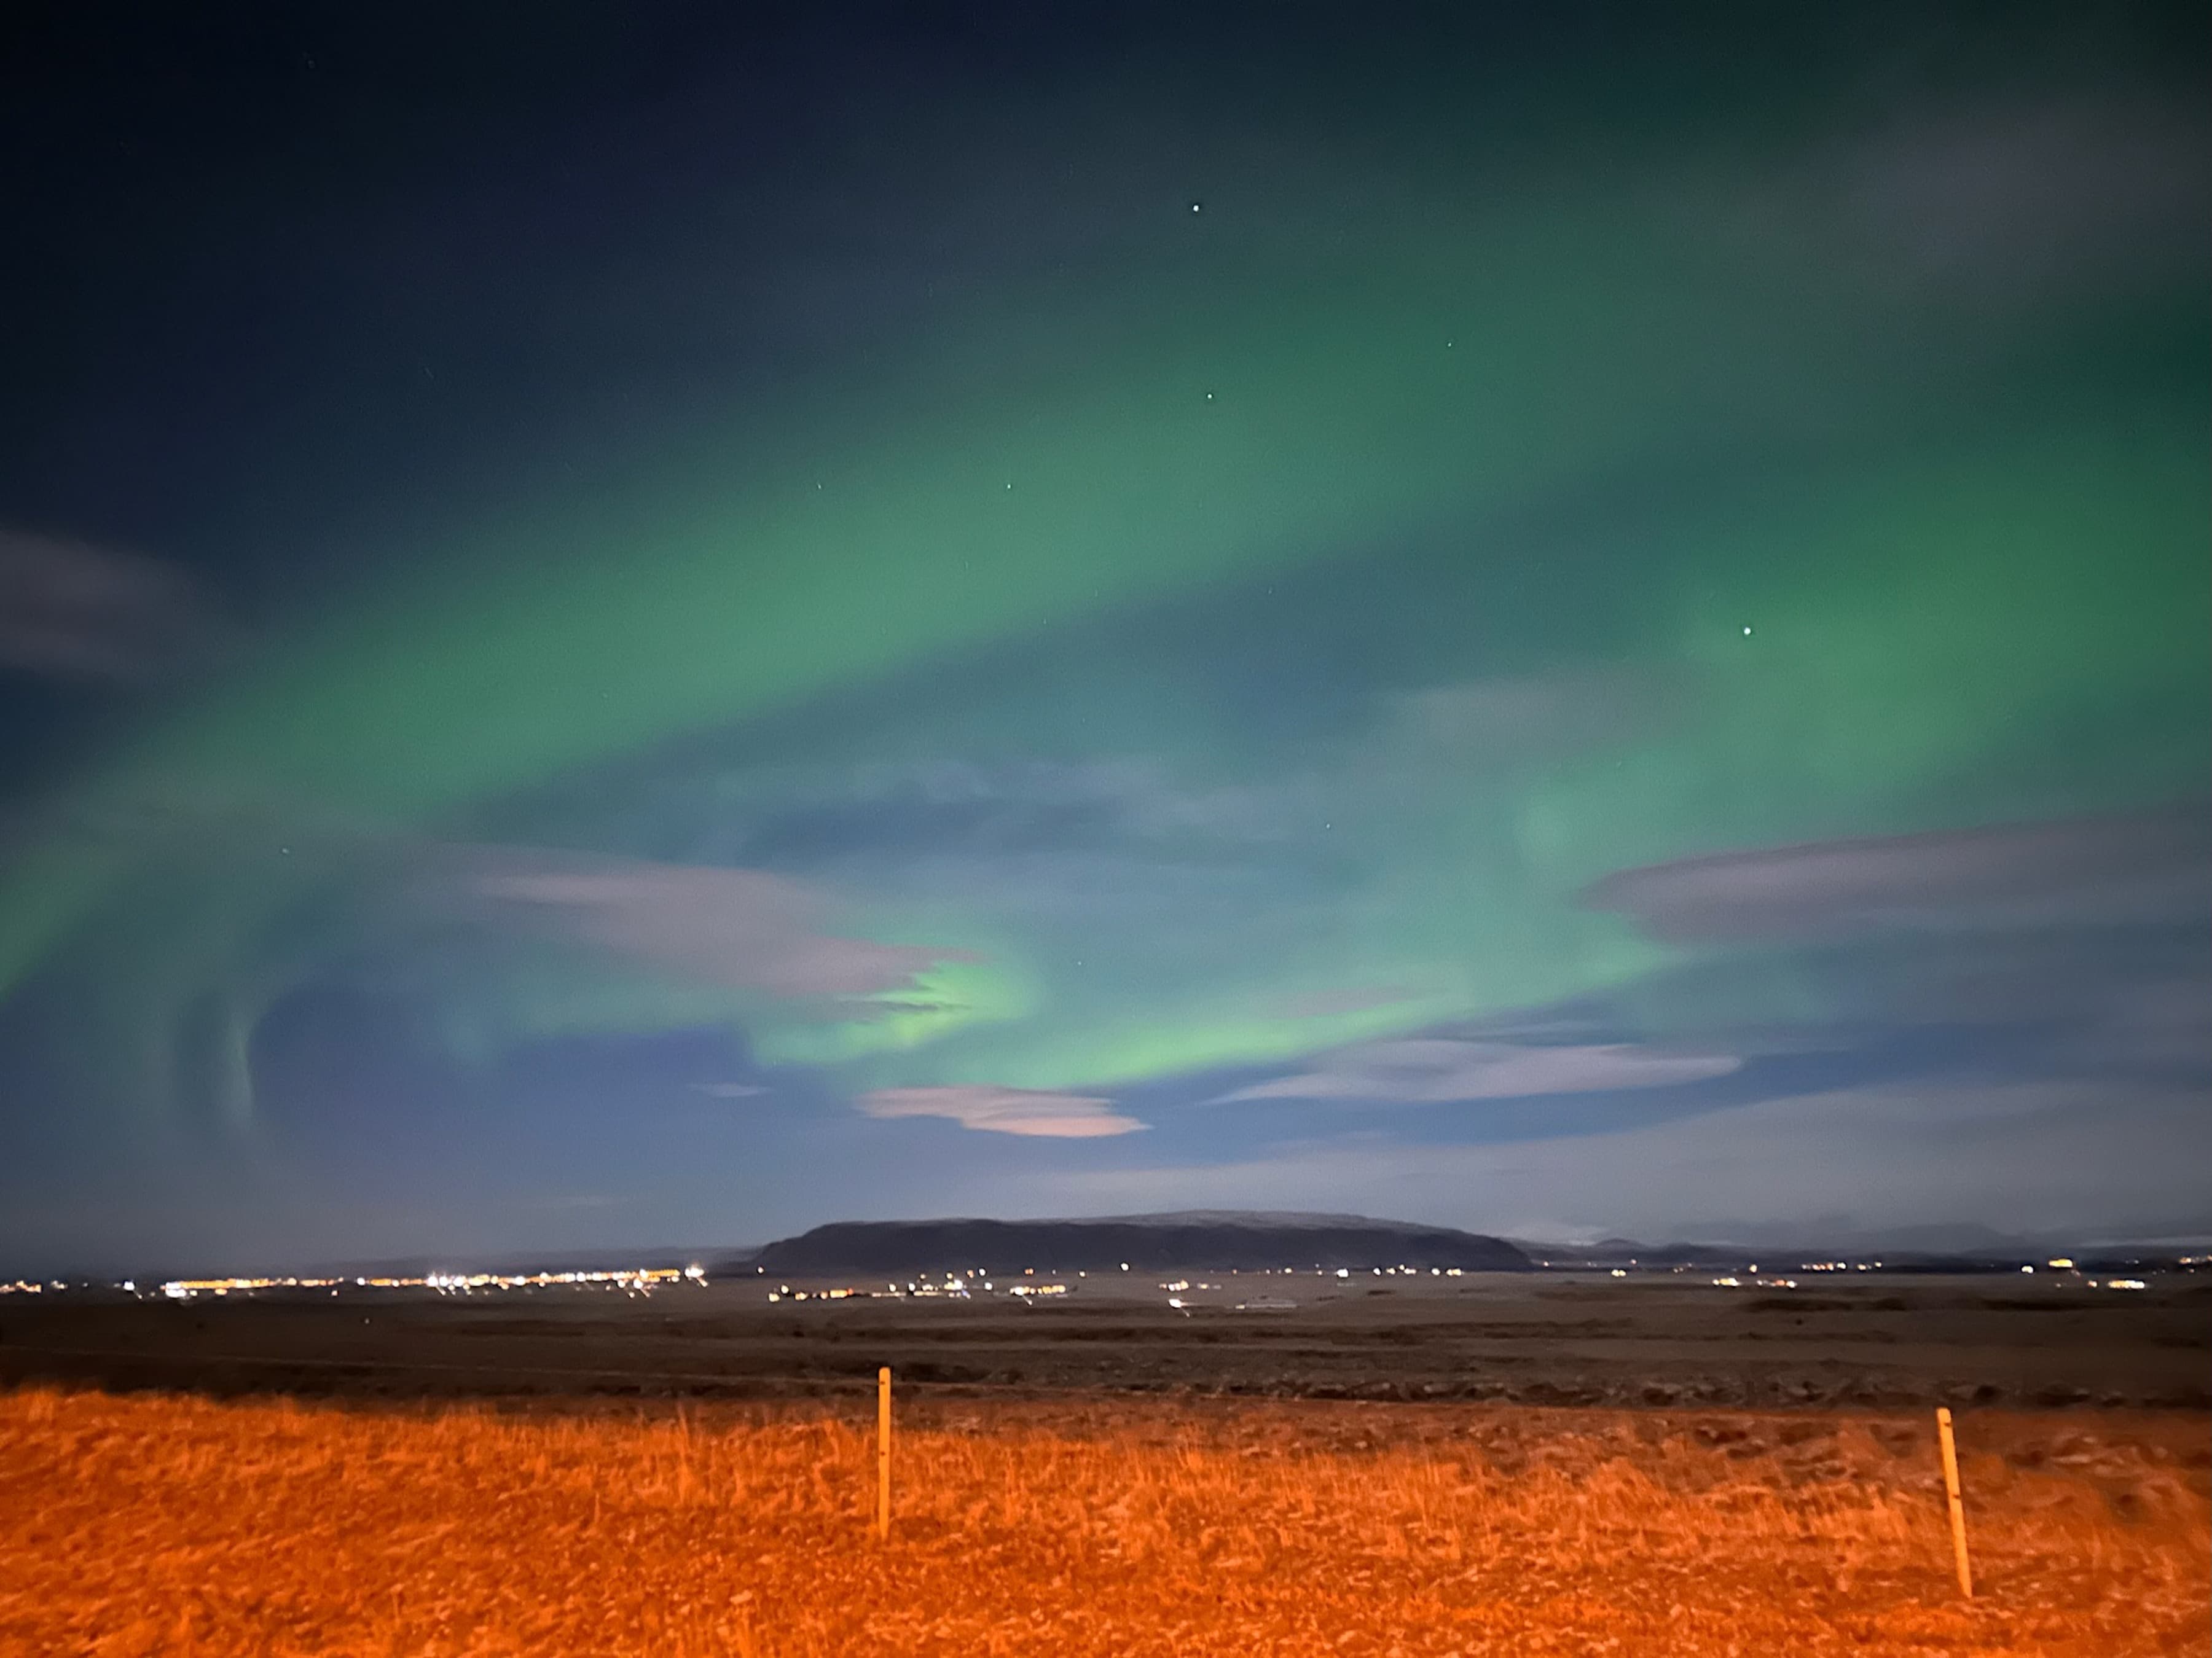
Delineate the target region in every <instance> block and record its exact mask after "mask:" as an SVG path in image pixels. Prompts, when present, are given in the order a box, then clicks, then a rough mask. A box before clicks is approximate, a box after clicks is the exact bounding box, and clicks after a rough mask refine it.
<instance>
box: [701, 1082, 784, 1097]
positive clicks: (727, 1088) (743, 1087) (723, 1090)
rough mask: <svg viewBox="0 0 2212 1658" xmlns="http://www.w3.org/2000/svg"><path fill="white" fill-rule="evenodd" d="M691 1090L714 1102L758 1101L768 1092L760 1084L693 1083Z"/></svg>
mask: <svg viewBox="0 0 2212 1658" xmlns="http://www.w3.org/2000/svg"><path fill="white" fill-rule="evenodd" d="M691 1089H692V1091H693V1092H694V1093H698V1094H704V1095H705V1096H707V1097H708V1099H712V1100H750V1099H757V1098H759V1097H760V1096H762V1095H763V1094H765V1093H767V1092H768V1090H767V1089H765V1088H763V1087H762V1086H761V1085H760V1084H758V1083H693V1084H691Z"/></svg>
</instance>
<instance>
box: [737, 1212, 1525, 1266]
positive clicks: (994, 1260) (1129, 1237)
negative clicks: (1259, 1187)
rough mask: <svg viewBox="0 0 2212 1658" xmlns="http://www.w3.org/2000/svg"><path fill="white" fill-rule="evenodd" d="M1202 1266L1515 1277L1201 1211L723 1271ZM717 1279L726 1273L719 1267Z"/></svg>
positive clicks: (1052, 1223)
mask: <svg viewBox="0 0 2212 1658" xmlns="http://www.w3.org/2000/svg"><path fill="white" fill-rule="evenodd" d="M1125 1262H1126V1263H1127V1265H1128V1266H1129V1267H1130V1269H1131V1270H1132V1271H1137V1272H1155V1271H1161V1270H1165V1269H1168V1268H1174V1267H1212V1268H1220V1269H1224V1270H1227V1269H1232V1268H1233V1269H1235V1270H1237V1271H1241V1272H1251V1271H1256V1270H1258V1269H1261V1268H1263V1267H1278V1268H1279V1267H1285V1266H1294V1267H1298V1268H1302V1269H1304V1270H1306V1271H1311V1270H1312V1269H1313V1268H1315V1267H1316V1266H1321V1267H1331V1268H1334V1267H1340V1266H1342V1267H1358V1268H1361V1269H1364V1268H1367V1267H1370V1266H1414V1267H1420V1268H1423V1269H1425V1268H1428V1267H1431V1266H1437V1267H1453V1266H1456V1267H1460V1268H1462V1269H1463V1270H1466V1271H1468V1272H1527V1271H1528V1270H1530V1268H1531V1267H1532V1266H1533V1264H1534V1263H1532V1262H1531V1261H1530V1260H1529V1259H1528V1256H1527V1255H1526V1254H1522V1252H1521V1251H1520V1250H1519V1249H1517V1248H1515V1247H1514V1246H1513V1245H1512V1244H1510V1243H1508V1242H1505V1241H1504V1239H1503V1238H1494V1237H1486V1236H1483V1235H1482V1234H1480V1233H1478V1232H1461V1231H1455V1230H1452V1229H1451V1228H1449V1227H1445V1226H1417V1225H1413V1224H1408V1223H1406V1222H1402V1221H1389V1220H1370V1219H1368V1218H1366V1217H1364V1216H1360V1215H1274V1214H1250V1213H1241V1212H1233V1211H1232V1212H1219V1211H1206V1212H1194V1213H1186V1214H1172V1215H1115V1216H1108V1217H1103V1218H1097V1219H1090V1220H1015V1221H1006V1220H915V1221H841V1222H837V1223H836V1224H831V1225H828V1226H817V1227H816V1228H815V1229H814V1230H812V1231H811V1232H803V1233H801V1234H800V1235H799V1236H797V1237H793V1238H784V1239H781V1240H780V1241H779V1242H775V1243H771V1244H769V1245H768V1246H767V1247H766V1248H763V1249H761V1250H759V1251H757V1253H756V1254H752V1255H750V1256H749V1257H746V1258H744V1260H742V1261H733V1262H731V1263H729V1265H731V1266H739V1265H742V1266H758V1267H761V1268H764V1269H765V1270H766V1271H768V1272H775V1273H779V1274H781V1275H784V1276H787V1277H798V1276H805V1277H825V1276H827V1277H835V1276H838V1275H841V1274H847V1273H853V1274H859V1273H877V1272H892V1273H922V1272H972V1271H979V1270H980V1271H981V1272H987V1273H989V1272H1020V1271H1021V1270H1022V1269H1023V1268H1024V1267H1029V1266H1033V1267H1035V1268H1036V1269H1037V1270H1038V1271H1039V1272H1115V1271H1117V1270H1119V1268H1120V1267H1121V1266H1122V1265H1123V1263H1125ZM725 1270H726V1269H725Z"/></svg>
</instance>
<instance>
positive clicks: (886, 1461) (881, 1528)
mask: <svg viewBox="0 0 2212 1658" xmlns="http://www.w3.org/2000/svg"><path fill="white" fill-rule="evenodd" d="M890 1534H891V1370H890V1365H888V1364H886V1365H884V1367H883V1368H882V1369H880V1370H878V1371H877V1372H876V1537H877V1539H878V1540H879V1541H885V1542H887V1541H889V1540H890Z"/></svg>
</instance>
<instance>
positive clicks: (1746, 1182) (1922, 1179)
mask: <svg viewBox="0 0 2212 1658" xmlns="http://www.w3.org/2000/svg"><path fill="white" fill-rule="evenodd" d="M2207 1157H2212V1112H2208V1111H2207V1110H2206V1109H2205V1106H2204V1100H2203V1093H2202V1090H2199V1089H2196V1088H2182V1087H2175V1086H2170V1085H2169V1086H2163V1087H2153V1086H2142V1085H2139V1084H2124V1085H2116V1084H2112V1083H2110V1082H2106V1081H2101V1080H2098V1079H2092V1078H2067V1079H2059V1080H2051V1081H2035V1082H1999V1081H1989V1080H1976V1079H1972V1078H1946V1079H1941V1080H1931V1081H1929V1082H1925V1083H1918V1084H1881V1085H1878V1086H1869V1087H1865V1088H1856V1089H1843V1090H1834V1091H1832V1092H1827V1093H1821V1094H1813V1095H1804V1096H1796V1097H1794V1098H1787V1099H1775V1100H1764V1101H1760V1102H1756V1103H1753V1104H1750V1105H1744V1106H1738V1107H1732V1108H1726V1109H1723V1110H1718V1111H1712V1112H1707V1113H1705V1114H1700V1115H1699V1116H1696V1117H1692V1118H1686V1119H1682V1120H1679V1121H1672V1122H1667V1123H1660V1124H1654V1125H1650V1126H1648V1127H1641V1128H1636V1129H1632V1130H1627V1131H1624V1132H1622V1133H1612V1134H1578V1135H1573V1136H1567V1137H1562V1138H1559V1139H1549V1140H1534V1141H1521V1142H1516V1143H1515V1144H1511V1145H1408V1144H1405V1143H1403V1142H1401V1141H1397V1140H1395V1139H1392V1138H1389V1137H1387V1136H1383V1135H1376V1134H1367V1135H1362V1136H1356V1137H1354V1136H1344V1137H1339V1138H1338V1139H1334V1140H1331V1141H1328V1142H1326V1143H1317V1144H1308V1145H1298V1146H1295V1147H1291V1148H1286V1149H1285V1150H1284V1151H1281V1152H1280V1153H1279V1154H1277V1155H1273V1156H1267V1157H1256V1158H1249V1159H1244V1160H1242V1161H1237V1162H1232V1163H1214V1164H1210V1165H1203V1166H1180V1167H1178V1166H1172V1165H1154V1166H1150V1167H1142V1168H1121V1169H1085V1170H1076V1171H1063V1172H1059V1173H1054V1174H1050V1175H1043V1174H1040V1175H1036V1176H1033V1177H1031V1178H1030V1179H1028V1180H1026V1181H1024V1189H1023V1191H1022V1193H1021V1200H1022V1201H1024V1202H1026V1203H1030V1204H1031V1205H1034V1206H1037V1208H1038V1210H1039V1212H1051V1211H1052V1210H1054V1208H1055V1207H1057V1208H1058V1209H1060V1210H1062V1211H1066V1210H1072V1209H1085V1210H1090V1209H1110V1208H1117V1207H1141V1206H1151V1207H1153V1208H1170V1207H1194V1208H1202V1207H1217V1208H1218V1207H1247V1208H1258V1209H1301V1208H1317V1207H1324V1206H1329V1207H1335V1208H1340V1209H1355V1210H1360V1211H1363V1212H1368V1213H1373V1214H1389V1215H1393V1216H1398V1217H1402V1218H1407V1219H1415V1220H1425V1221H1434V1222H1438V1223H1441V1224H1449V1225H1455V1226H1467V1227H1471V1228H1473V1229H1474V1230H1477V1231H1492V1232H1506V1233H1510V1234H1515V1235H1518V1236H1532V1237H1560V1236H1567V1237H1573V1236H1583V1237H1595V1236H1604V1235H1605V1234H1607V1233H1608V1232H1626V1233H1628V1234H1630V1235H1632V1236H1642V1237H1647V1238H1662V1237H1664V1238H1672V1237H1680V1236H1692V1237H1694V1236H1697V1235H1698V1233H1699V1230H1701V1229H1704V1228H1707V1227H1710V1226H1711V1225H1713V1224H1715V1223H1717V1222H1723V1221H1726V1222H1736V1223H1744V1224H1750V1223H1757V1224H1762V1225H1765V1224H1771V1225H1772V1226H1774V1227H1778V1228H1779V1227H1792V1226H1795V1227H1797V1228H1799V1229H1802V1227H1803V1226H1804V1225H1805V1224H1806V1221H1807V1218H1808V1217H1825V1218H1826V1220H1825V1221H1824V1222H1823V1223H1822V1224H1826V1225H1829V1226H1830V1228H1831V1230H1844V1228H1846V1227H1848V1226H1887V1225H1898V1224H1914V1223H1923V1222H1929V1221H1943V1222H1949V1223H1960V1222H1972V1223H1978V1224H1985V1225H1990V1226H1994V1227H1996V1228H1997V1229H1998V1230H2003V1231H2018V1232H2045V1231H2051V1230H2072V1229H2079V1228H2098V1227H2102V1228H2108V1229H2113V1230H2115V1231H2116V1232H2120V1233H2124V1232H2125V1231H2127V1230H2129V1229H2130V1228H2136V1227H2140V1226H2142V1225H2143V1224H2149V1223H2152V1222H2167V1221H2176V1222H2179V1221H2187V1222H2189V1224H2191V1225H2193V1224H2196V1222H2197V1220H2200V1219H2205V1218H2209V1217H2212V1210H2208V1206H2207V1205H2206V1201H2205V1199H2204V1194H2203V1189H2202V1188H2203V1178H2202V1174H2201V1170H2202V1169H2203V1165H2204V1161H2205V1159H2206V1158H2207Z"/></svg>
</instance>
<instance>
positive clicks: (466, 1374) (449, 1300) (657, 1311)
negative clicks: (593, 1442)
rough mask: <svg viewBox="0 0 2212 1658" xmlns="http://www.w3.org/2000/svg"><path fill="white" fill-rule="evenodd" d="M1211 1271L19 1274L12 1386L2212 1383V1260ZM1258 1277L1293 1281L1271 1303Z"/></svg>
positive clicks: (1543, 1400)
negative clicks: (82, 1288)
mask: <svg viewBox="0 0 2212 1658" xmlns="http://www.w3.org/2000/svg"><path fill="white" fill-rule="evenodd" d="M1190 1277H1191V1280H1192V1281H1191V1282H1190V1283H1189V1284H1188V1286H1187V1287H1185V1288H1183V1289H1182V1290H1181V1291H1179V1292H1178V1298H1179V1299H1182V1300H1184V1301H1185V1302H1186V1303H1188V1305H1186V1306H1185V1307H1183V1308H1180V1309H1177V1308H1171V1307H1170V1306H1169V1305H1168V1304H1167V1303H1168V1292H1167V1289H1166V1286H1165V1285H1164V1284H1152V1283H1142V1282H1139V1283H1129V1282H1127V1281H1126V1280H1123V1279H1121V1278H1120V1277H1119V1275H1115V1278H1110V1279H1109V1280H1107V1281H1106V1282H1104V1283H1102V1282H1101V1281H1100V1280H1099V1279H1098V1278H1097V1277H1093V1278H1091V1279H1089V1280H1087V1281H1083V1282H1079V1283H1077V1284H1074V1285H1073V1292H1072V1293H1070V1294H1068V1295H1066V1296H1065V1297H1057V1298H1054V1299H1052V1300H1049V1301H1046V1302H1043V1303H1041V1304H1036V1305H1024V1304H1022V1303H1019V1302H1017V1301H1012V1300H1010V1299H1007V1298H1006V1297H996V1298H988V1299H978V1300H973V1301H960V1300H931V1301H918V1300H896V1301H894V1300H862V1299H850V1300H842V1301H821V1300H815V1299H808V1300H805V1301H794V1300H791V1299H788V1298H787V1299H784V1300H781V1301H779V1302H774V1303H771V1302H769V1300H768V1299H767V1297H768V1294H769V1291H770V1290H771V1289H773V1288H775V1287H776V1286H775V1285H774V1284H772V1283H770V1282H767V1281H763V1280H757V1279H750V1278H737V1279H733V1280H730V1281H726V1282H717V1283H714V1284H708V1285H706V1286H703V1287H701V1286H696V1285H691V1284H682V1285H678V1286H676V1287H673V1288H670V1289H666V1290H662V1291H657V1292H655V1293H653V1294H651V1295H644V1294H638V1295H630V1294H626V1293H624V1292H623V1291H579V1290H568V1289H554V1290H548V1291H512V1292H503V1293H495V1294H490V1295H472V1296H459V1295H454V1296H443V1297H441V1296H439V1295H437V1294H435V1293H428V1292H422V1291H375V1290H368V1291H360V1292H358V1293H356V1292H354V1291H351V1290H348V1291H345V1292H343V1293H340V1294H338V1295H335V1296H333V1295H331V1294H330V1293H328V1292H327V1291H316V1292H279V1293H275V1294H270V1295H267V1296H260V1297H251V1298H248V1297H227V1298H222V1299H217V1298H216V1297H200V1298H198V1299H196V1300H193V1301H191V1302H189V1303H172V1302H168V1301H165V1300H149V1301H135V1302H134V1301H129V1300H121V1299H117V1300H112V1301H110V1302H108V1303H100V1301H98V1300H97V1299H92V1298H78V1297H52V1296H37V1297H33V1296H20V1297H10V1298H9V1300H8V1301H7V1302H5V1303H0V1382H16V1383H21V1382H61V1383H66V1384H72V1385H97V1386H100V1387H104V1388H163V1389H178V1388H190V1389H197V1390H204V1391H208V1392H212V1393H216V1394H235V1393H240V1392H251V1391H273V1392H285V1393H291V1394H339V1395H344V1396H349V1397H367V1398H416V1397H454V1396H492V1397H501V1396H516V1395H520V1396H550V1395H564V1396H565V1395H576V1394H613V1395H638V1394H645V1395H682V1396H690V1397H693V1398H697V1399H715V1398H789V1397H793V1396H809V1395H817V1396H833V1397H834V1396H838V1395H840V1394H847V1393H849V1392H851V1391H852V1390H854V1389H855V1388H866V1387H868V1386H870V1385H872V1378H873V1376H874V1375H875V1370H876V1366H878V1364H890V1365H891V1366H892V1367H894V1368H895V1369H896V1370H897V1371H898V1373H899V1375H900V1376H901V1377H902V1379H903V1380H904V1381H906V1382H908V1383H910V1384H921V1385H925V1386H928V1387H931V1388H939V1389H943V1390H945V1391H948V1392H951V1393H977V1394H991V1395H993V1396H997V1397H1004V1396H1007V1395H1010V1394H1028V1393H1041V1392H1051V1391H1057V1390H1060V1389H1066V1388H1080V1389H1108V1390H1113V1391H1119V1392H1134V1393H1148V1394H1151V1393H1163V1392H1166V1393H1186V1392H1191V1393H1200V1394H1230V1395H1236V1396H1253V1397H1275V1398H1322V1399H1328V1398H1334V1399H1371V1400H1466V1401H1470V1402H1484V1401H1487V1402H1499V1403H1516V1404H1529V1405H1566V1404H1579V1405H1621V1406H1642V1407H1659V1408H1668V1407H1676V1406H1701V1407H1749V1408H1757V1409H1773V1408H1797V1409H1815V1410H1825V1409H1832V1408H1838V1407H1843V1408H1851V1409H1891V1408H1895V1409H1904V1408H1909V1407H1916V1406H1932V1405H1936V1404H1949V1405H1952V1406H1971V1407H1974V1408H1987V1407H1990V1406H2000V1405H2001V1406H2008V1407H2018V1406H2028V1407H2033V1408H2056V1407H2060V1406H2080V1407H2104V1408H2123V1407H2124V1408H2146V1407H2147V1408H2153V1409H2169V1410H2171V1409H2179V1410H2185V1411H2196V1412H2203V1410H2205V1409H2206V1408H2207V1406H2212V1376H2208V1366H2207V1359H2208V1348H2212V1320H2208V1318H2207V1316H2206V1315H2207V1314H2208V1312H2212V1283H2208V1282H2207V1281H2206V1280H2205V1278H2203V1277H2201V1276H2197V1275H2175V1276H2174V1277H2173V1278H2167V1279H2162V1280H2160V1281H2157V1282H2154V1284H2152V1287H2151V1288H2150V1289H2149V1290H2148V1291H2144V1292H2133V1293H2119V1292H2112V1291H2097V1290H2089V1289H2087V1288H2084V1287H2081V1286H2080V1285H2079V1284H2069V1283H2066V1282H2064V1281H2063V1280H2057V1279H2054V1278H2024V1277H2023V1278H2004V1277H1989V1276H1984V1277H1978V1278H1908V1277H1882V1276H1878V1275H1866V1276H1853V1277H1850V1278H1837V1279H1830V1280H1825V1281H1824V1280H1819V1279H1801V1280H1800V1287H1799V1288H1798V1289H1796V1290H1794V1291H1784V1290H1774V1289H1761V1288H1758V1287H1756V1286H1747V1287H1744V1288H1738V1289H1724V1288H1718V1287H1716V1286H1714V1285H1713V1284H1711V1282H1710V1281H1709V1280H1707V1279H1705V1278H1685V1277H1677V1276H1674V1275H1663V1274H1662V1275H1655V1276H1652V1277H1648V1278H1629V1279H1626V1280H1621V1279H1613V1278H1607V1277H1604V1276H1602V1275H1600V1276H1596V1277H1594V1278H1583V1277H1568V1276H1565V1275H1559V1274H1527V1273H1517V1274H1499V1275H1494V1276H1483V1277H1474V1278H1466V1279H1462V1280H1456V1281H1455V1280H1439V1279H1435V1278H1415V1279H1407V1278H1385V1279H1374V1278H1364V1279H1363V1278H1352V1279H1349V1280H1340V1279H1336V1278H1327V1279H1321V1278H1313V1277H1310V1276H1308V1277H1303V1278H1296V1279H1288V1278H1281V1277H1275V1276H1263V1277H1256V1278H1255V1277H1254V1276H1251V1275H1246V1276H1243V1277H1242V1278H1232V1277H1229V1276H1227V1275H1212V1276H1208V1275H1205V1274H1198V1273H1193V1274H1191V1275H1190ZM1038 1281H1040V1282H1042V1280H1038ZM1177 1281H1179V1280H1170V1282H1177ZM1217 1285H1218V1287H1212V1286H1217ZM793 1287H794V1288H798V1287H805V1286H798V1285H794V1286H793ZM813 1287H814V1288H816V1289H817V1290H818V1289H820V1288H821V1287H823V1286H820V1285H816V1286H813ZM877 1287H878V1288H880V1287H881V1286H880V1285H878V1286H877ZM1261 1301H1267V1302H1285V1301H1287V1302H1291V1303H1294V1304H1293V1305H1291V1306H1288V1307H1280V1306H1278V1307H1273V1308H1268V1309H1254V1308H1252V1307H1251V1306H1250V1304H1249V1303H1254V1302H1261ZM1238 1303H1246V1304H1247V1305H1246V1309H1245V1310H1241V1311H1240V1310H1239V1309H1238Z"/></svg>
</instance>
